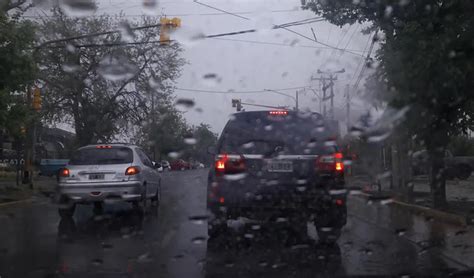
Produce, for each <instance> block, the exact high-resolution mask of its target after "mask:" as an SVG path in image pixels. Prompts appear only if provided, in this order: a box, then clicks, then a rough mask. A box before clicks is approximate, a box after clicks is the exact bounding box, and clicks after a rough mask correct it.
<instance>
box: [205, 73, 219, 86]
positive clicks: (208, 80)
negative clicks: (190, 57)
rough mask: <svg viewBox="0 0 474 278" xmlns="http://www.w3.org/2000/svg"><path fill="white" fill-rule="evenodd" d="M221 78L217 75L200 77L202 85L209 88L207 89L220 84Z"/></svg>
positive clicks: (208, 74) (211, 74)
mask: <svg viewBox="0 0 474 278" xmlns="http://www.w3.org/2000/svg"><path fill="white" fill-rule="evenodd" d="M221 81H222V78H220V77H219V76H218V75H217V74H215V73H207V74H205V75H203V77H202V82H203V83H204V85H206V86H209V87H214V86H216V85H217V84H219V83H221Z"/></svg>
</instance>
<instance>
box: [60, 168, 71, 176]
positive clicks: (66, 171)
mask: <svg viewBox="0 0 474 278" xmlns="http://www.w3.org/2000/svg"><path fill="white" fill-rule="evenodd" d="M69 174H70V171H69V169H68V168H62V169H61V170H60V171H59V176H60V177H62V178H68V177H69Z"/></svg>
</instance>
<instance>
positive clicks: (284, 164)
mask: <svg viewBox="0 0 474 278" xmlns="http://www.w3.org/2000/svg"><path fill="white" fill-rule="evenodd" d="M267 167H268V168H267V169H268V172H293V162H291V161H284V160H283V161H282V160H277V161H269V162H268V166H267Z"/></svg>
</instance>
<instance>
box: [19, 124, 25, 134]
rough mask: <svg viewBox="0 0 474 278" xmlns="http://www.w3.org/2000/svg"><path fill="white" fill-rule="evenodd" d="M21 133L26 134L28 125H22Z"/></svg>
mask: <svg viewBox="0 0 474 278" xmlns="http://www.w3.org/2000/svg"><path fill="white" fill-rule="evenodd" d="M20 134H21V135H23V136H25V135H26V127H25V126H24V125H21V126H20Z"/></svg>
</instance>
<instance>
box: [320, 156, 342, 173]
mask: <svg viewBox="0 0 474 278" xmlns="http://www.w3.org/2000/svg"><path fill="white" fill-rule="evenodd" d="M316 169H317V170H319V171H323V172H343V171H344V163H343V162H342V153H335V154H332V155H322V156H320V157H318V158H317V159H316Z"/></svg>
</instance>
